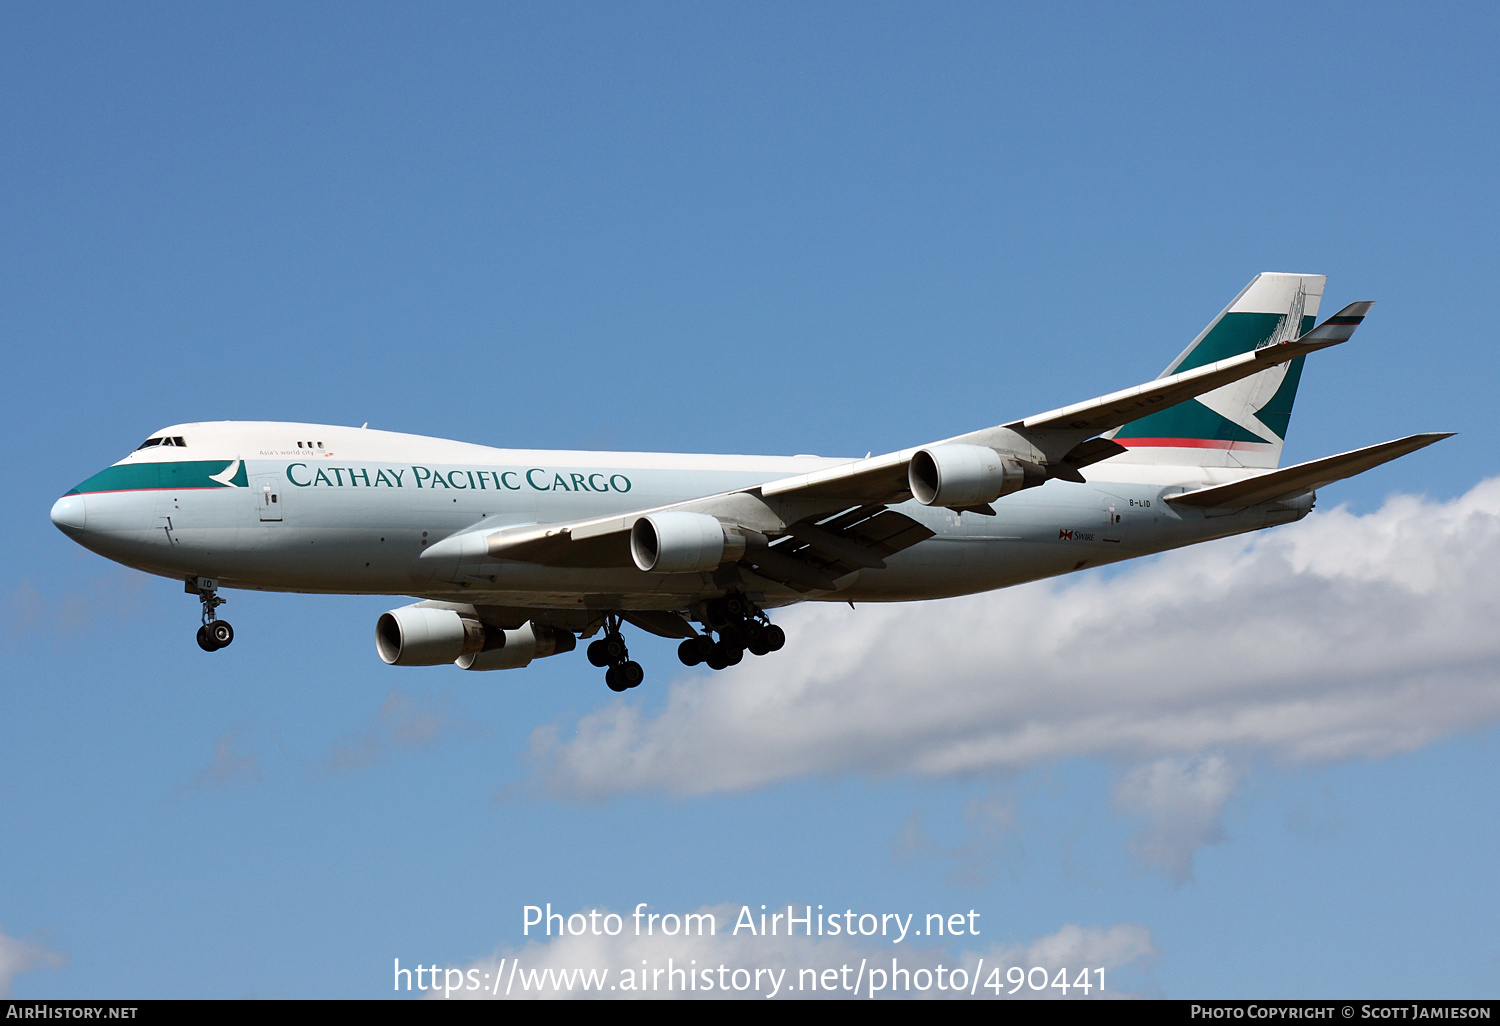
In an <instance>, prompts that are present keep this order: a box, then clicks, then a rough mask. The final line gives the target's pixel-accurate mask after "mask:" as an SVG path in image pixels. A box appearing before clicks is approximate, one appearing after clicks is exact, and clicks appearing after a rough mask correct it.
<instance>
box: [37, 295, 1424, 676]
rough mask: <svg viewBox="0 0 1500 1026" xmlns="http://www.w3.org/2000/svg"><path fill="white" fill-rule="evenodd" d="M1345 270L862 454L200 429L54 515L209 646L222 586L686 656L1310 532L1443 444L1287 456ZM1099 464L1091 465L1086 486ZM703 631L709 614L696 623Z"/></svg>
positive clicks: (379, 635) (732, 657) (480, 637)
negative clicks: (1078, 391) (1294, 461)
mask: <svg viewBox="0 0 1500 1026" xmlns="http://www.w3.org/2000/svg"><path fill="white" fill-rule="evenodd" d="M1324 281H1325V279H1324V276H1322V275H1308V274H1261V275H1257V276H1256V278H1255V279H1254V280H1253V281H1252V282H1251V283H1250V284H1249V285H1248V286H1246V287H1245V289H1244V291H1242V292H1241V293H1240V294H1239V295H1238V296H1236V297H1235V299H1234V301H1233V302H1232V303H1230V304H1229V306H1228V307H1226V308H1225V309H1224V311H1223V312H1222V313H1220V314H1219V316H1218V317H1216V318H1214V320H1213V322H1212V323H1210V324H1209V326H1208V327H1207V328H1205V329H1204V330H1203V332H1202V333H1201V334H1200V335H1199V336H1198V337H1197V338H1196V339H1194V340H1193V342H1192V344H1191V345H1189V346H1188V347H1187V349H1185V350H1184V351H1183V353H1182V355H1180V356H1179V357H1178V358H1177V359H1176V360H1174V361H1173V362H1172V364H1171V365H1170V366H1168V367H1167V369H1166V370H1165V371H1163V372H1162V374H1161V376H1160V377H1158V378H1156V379H1155V380H1154V381H1150V382H1147V383H1146V384H1144V385H1139V386H1137V387H1135V388H1129V389H1125V390H1124V391H1120V392H1115V393H1112V394H1110V395H1106V396H1102V397H1100V398H1098V399H1090V400H1088V401H1087V402H1082V403H1077V404H1076V405H1073V406H1067V407H1064V408H1062V409H1058V410H1052V411H1050V412H1047V413H1040V414H1037V415H1035V416H1031V417H1026V418H1024V419H1021V420H1014V421H1010V422H1008V423H1005V424H1002V425H999V426H996V427H990V428H984V429H982V430H979V431H974V432H970V433H969V434H965V435H959V436H957V437H955V438H948V439H945V440H943V441H940V442H933V443H930V444H928V445H923V446H918V447H915V448H911V449H902V450H901V451H899V452H892V453H887V454H885V455H882V456H874V457H870V456H867V457H865V458H864V459H825V458H820V457H816V456H710V455H679V454H663V453H630V452H568V451H552V450H518V449H497V448H491V447H489V446H483V445H472V444H469V443H466V442H455V441H447V440H444V439H437V438H425V437H422V436H419V435H406V434H396V433H393V432H387V431H371V430H367V429H365V428H347V427H334V426H329V425H309V424H283V423H262V422H233V421H226V422H220V423H202V424H180V425H177V426H174V427H169V428H165V429H163V430H162V431H160V432H158V433H157V434H154V435H152V436H151V437H150V438H148V439H146V441H145V442H143V443H142V444H141V445H140V447H139V448H137V449H136V450H135V451H134V452H132V453H131V454H130V455H129V456H127V457H125V458H124V459H123V460H121V461H120V462H118V463H116V464H115V465H114V466H112V467H109V468H108V469H106V470H104V471H102V472H100V473H98V474H95V475H94V476H93V477H90V478H89V479H88V480H86V481H84V482H83V483H82V484H80V485H79V486H78V487H77V488H74V489H73V490H72V491H70V492H68V494H66V495H65V496H63V497H62V498H61V499H59V500H58V501H57V503H56V504H55V505H54V506H53V507H52V521H53V523H55V524H56V525H57V526H58V527H59V528H61V529H62V530H63V532H64V533H66V534H67V535H68V536H69V537H70V538H73V539H74V540H75V541H77V542H78V543H80V544H81V545H84V546H86V547H88V548H90V549H92V550H93V551H95V552H97V553H99V554H100V555H103V556H106V557H108V558H110V559H113V560H116V561H117V562H120V563H123V564H125V565H126V566H130V567H134V568H136V569H139V570H144V571H146V572H147V573H153V574H159V575H161V576H164V577H172V578H176V579H179V580H183V581H185V582H186V587H187V591H188V592H189V593H192V594H196V595H197V596H198V598H199V599H200V601H201V603H202V626H201V627H200V628H199V630H198V643H199V645H200V646H202V647H203V649H205V650H206V651H214V650H215V649H219V648H223V647H224V646H226V645H228V644H229V643H230V642H231V641H232V640H233V638H234V630H233V628H232V627H231V626H230V625H229V623H228V622H226V621H224V620H221V619H219V618H218V616H217V612H216V610H217V608H218V607H219V605H220V604H222V603H223V602H224V601H225V599H224V598H223V597H221V596H220V595H219V594H218V589H219V588H220V587H226V588H251V589H257V590H262V591H295V592H320V593H339V594H392V595H410V596H415V597H419V598H420V599H421V600H422V601H419V602H417V603H415V604H413V605H408V606H402V607H401V608H399V609H393V610H391V611H390V612H387V613H385V614H383V615H382V616H381V617H380V619H379V621H378V623H377V625H376V632H375V633H376V649H377V651H378V653H379V655H380V658H381V659H383V660H384V661H385V662H387V663H391V664H395V665H398V666H430V665H440V664H445V663H457V665H458V666H460V667H462V668H464V669H469V670H497V669H505V668H510V667H520V666H525V665H527V664H528V663H530V662H531V660H532V659H536V658H540V657H543V656H550V655H555V654H558V653H562V652H567V651H571V650H572V649H573V648H574V647H575V646H576V644H577V638H578V637H579V636H582V637H585V638H588V637H593V636H594V635H596V634H599V632H600V631H601V630H602V631H603V633H602V635H600V636H599V637H598V638H597V640H595V641H593V643H592V644H590V645H589V646H588V657H589V660H590V661H591V662H592V663H594V665H596V666H600V667H608V671H607V673H606V674H605V680H606V682H607V683H608V684H609V686H610V688H612V689H613V690H615V691H623V690H625V689H626V688H630V687H634V686H636V685H637V684H639V683H640V682H641V679H642V677H643V676H644V674H643V671H642V670H641V667H640V665H639V664H638V663H636V662H635V661H634V660H632V659H630V657H629V653H628V651H627V649H626V645H625V641H624V638H623V637H622V635H621V626H622V623H629V624H632V625H634V626H636V627H638V628H640V629H642V630H645V631H648V632H651V633H653V634H658V635H662V636H664V637H669V638H681V639H682V643H681V645H680V646H679V650H678V651H679V656H680V658H681V659H682V662H684V663H685V664H687V665H689V666H693V665H697V664H698V663H700V662H701V663H707V664H708V665H709V666H710V667H712V668H714V669H722V668H724V667H726V666H731V665H733V664H735V663H737V662H739V661H740V659H741V658H742V657H743V654H744V653H745V652H746V651H749V652H751V653H753V654H755V655H764V654H766V653H767V652H771V651H775V650H777V649H779V648H781V646H782V644H783V643H784V642H785V635H784V634H783V633H782V631H781V629H780V628H779V627H777V626H775V625H773V624H772V623H771V622H770V621H769V619H768V617H767V616H766V612H765V611H766V610H768V609H773V608H776V607H780V606H785V605H790V604H791V603H794V602H802V601H821V602H830V601H836V602H851V603H852V602H858V601H863V602H899V601H909V600H914V599H929V598H939V597H945V596H951V595H963V594H969V593H973V592H980V591H988V590H991V589H994V588H1004V587H1008V586H1010V585H1013V584H1020V583H1022V582H1023V581H1033V580H1037V579H1039V578H1043V577H1052V576H1055V575H1058V574H1065V573H1069V572H1071V571H1074V570H1081V569H1083V568H1084V567H1090V566H1098V565H1100V564H1102V563H1112V562H1116V561H1118V560H1122V559H1129V558H1131V557H1133V556H1141V555H1145V554H1147V553H1152V552H1160V551H1162V550H1164V549H1170V548H1176V547H1178V546H1181V545H1189V544H1192V543H1194V542H1200V541H1206V540H1208V539H1211V538H1222V537H1225V536H1227V535H1232V534H1240V533H1243V532H1246V531H1254V530H1258V529H1260V528H1263V527H1271V526H1274V525H1276V524H1284V523H1289V522H1291V521H1295V520H1300V519H1301V518H1302V517H1304V516H1306V515H1307V513H1308V511H1309V510H1311V509H1312V507H1313V501H1314V497H1315V496H1314V490H1315V489H1317V488H1319V487H1321V486H1323V485H1325V484H1328V483H1330V482H1333V481H1338V480H1341V479H1343V478H1346V477H1351V476H1353V475H1355V474H1358V473H1361V472H1362V471H1365V470H1369V469H1370V468H1372V467H1375V466H1378V465H1380V464H1382V463H1385V462H1386V461H1388V460H1392V459H1395V458H1397V457H1398V456H1402V455H1405V454H1406V453H1409V452H1412V451H1414V450H1416V449H1420V448H1422V447H1423V446H1426V445H1430V444H1432V443H1433V442H1436V441H1438V440H1439V439H1441V438H1446V437H1448V434H1446V433H1434V434H1420V435H1411V436H1408V437H1406V438H1401V439H1397V440H1395V441H1390V442H1384V443H1381V444H1379V445H1373V446H1370V447H1368V448H1364V449H1358V450H1355V451H1353V452H1347V453H1343V454H1341V455H1338V456H1330V457H1327V458H1324V459H1320V460H1314V461H1312V462H1310V463H1302V464H1298V465H1297V466H1293V467H1287V468H1284V469H1280V470H1278V469H1276V467H1277V465H1278V463H1279V461H1280V457H1281V449H1282V441H1283V439H1284V438H1285V436H1286V431H1287V423H1288V420H1289V418H1290V416H1291V410H1292V401H1293V399H1294V398H1295V396H1296V392H1297V383H1298V380H1299V378H1300V375H1301V371H1302V363H1303V357H1304V356H1305V355H1306V354H1308V353H1310V352H1313V351H1314V350H1317V349H1323V348H1325V347H1327V346H1332V345H1337V344H1338V343H1340V342H1343V341H1345V340H1347V339H1348V338H1349V337H1350V336H1351V335H1352V334H1353V333H1354V329H1355V327H1356V326H1357V325H1358V324H1359V323H1360V321H1361V320H1362V319H1363V318H1364V316H1365V313H1366V312H1367V311H1368V310H1369V308H1370V307H1371V305H1372V304H1371V303H1367V302H1362V303H1352V304H1350V305H1349V306H1346V307H1345V308H1344V309H1342V310H1340V311H1339V312H1338V313H1337V314H1335V315H1334V316H1333V317H1330V318H1328V320H1326V321H1324V322H1323V323H1322V324H1319V325H1317V326H1316V327H1314V326H1313V325H1314V323H1315V321H1316V317H1317V310H1318V304H1319V302H1320V300H1321V299H1322V295H1323V286H1324ZM1085 471H1087V474H1085ZM695 623H696V624H700V625H701V629H700V628H698V627H695V626H694V624H695Z"/></svg>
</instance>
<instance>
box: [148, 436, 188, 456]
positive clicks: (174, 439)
mask: <svg viewBox="0 0 1500 1026" xmlns="http://www.w3.org/2000/svg"><path fill="white" fill-rule="evenodd" d="M157 445H175V446H177V447H178V448H182V447H184V446H186V445H187V443H186V442H184V441H183V440H182V436H181V435H162V436H160V437H159V438H148V439H146V440H145V441H144V442H142V443H141V444H140V445H138V446H136V447H135V448H136V451H137V452H139V451H140V450H142V449H150V448H152V447H153V446H157Z"/></svg>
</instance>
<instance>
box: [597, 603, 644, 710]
mask: <svg viewBox="0 0 1500 1026" xmlns="http://www.w3.org/2000/svg"><path fill="white" fill-rule="evenodd" d="M588 657H589V662H591V663H593V664H594V665H595V666H607V667H609V669H607V670H605V671H604V683H605V684H608V685H609V690H611V691H628V690H629V689H631V688H633V687H636V686H638V685H639V684H640V683H641V681H643V680H645V679H646V671H645V670H643V669H641V664H640V663H638V662H636V661H635V660H633V659H631V658H630V650H629V649H627V648H626V647H625V637H624V635H622V634H621V633H620V618H619V617H618V616H616V615H615V614H613V613H611V614H609V616H608V617H606V618H605V628H604V637H602V638H600V639H599V640H598V641H595V642H591V643H590V644H589V647H588Z"/></svg>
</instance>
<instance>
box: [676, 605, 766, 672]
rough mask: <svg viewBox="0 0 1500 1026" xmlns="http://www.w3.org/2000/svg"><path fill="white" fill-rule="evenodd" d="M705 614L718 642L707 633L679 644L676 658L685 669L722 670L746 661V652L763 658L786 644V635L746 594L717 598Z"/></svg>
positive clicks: (706, 620)
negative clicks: (706, 667) (702, 667)
mask: <svg viewBox="0 0 1500 1026" xmlns="http://www.w3.org/2000/svg"><path fill="white" fill-rule="evenodd" d="M705 613H706V616H705V622H706V624H707V626H708V627H709V628H710V629H711V630H714V631H717V632H718V635H719V639H718V640H717V641H715V640H714V639H713V637H712V636H711V635H710V634H708V633H707V632H705V633H703V634H700V635H698V636H697V637H693V638H688V639H687V640H686V641H684V642H683V643H682V644H681V645H678V646H677V658H678V659H680V660H682V664H683V665H684V666H697V665H698V664H699V663H707V664H708V668H709V669H710V670H722V669H725V668H726V667H730V666H733V665H735V664H736V663H738V662H739V661H740V660H741V659H743V658H745V653H746V652H749V653H750V654H751V655H757V656H762V655H766V654H767V653H768V652H777V651H780V650H781V647H782V646H783V645H785V644H786V632H785V631H783V630H782V629H781V628H780V627H778V626H776V625H775V624H774V623H772V622H771V621H770V620H769V619H768V618H767V617H766V614H765V613H763V612H762V611H761V610H759V609H756V608H755V606H754V605H753V604H751V602H750V601H749V600H748V599H746V598H745V597H744V596H743V595H736V594H732V593H731V594H729V595H725V596H723V597H721V598H716V599H714V600H713V601H712V602H710V603H709V604H708V607H707V609H706V610H705Z"/></svg>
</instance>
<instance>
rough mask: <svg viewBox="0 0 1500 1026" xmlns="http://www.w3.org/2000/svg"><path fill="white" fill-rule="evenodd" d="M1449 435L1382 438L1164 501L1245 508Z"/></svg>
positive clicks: (1377, 463) (1349, 473)
mask: <svg viewBox="0 0 1500 1026" xmlns="http://www.w3.org/2000/svg"><path fill="white" fill-rule="evenodd" d="M1452 435H1453V432H1451V431H1436V432H1430V433H1428V434H1421V435H1407V436H1406V437H1405V438H1397V439H1395V440H1394V441H1390V442H1381V443H1380V444H1379V445H1370V446H1366V447H1365V448H1363V449H1355V450H1354V451H1352V452H1345V453H1340V454H1339V455H1337V456H1325V457H1324V458H1323V459H1320V460H1313V461H1311V462H1309V463H1299V464H1297V465H1296V466H1294V467H1284V468H1282V469H1281V470H1272V471H1269V472H1267V473H1264V474H1257V475H1256V476H1254V477H1248V478H1245V479H1244V480H1243V481H1232V482H1230V483H1229V484H1222V485H1214V486H1213V487H1210V488H1199V489H1198V490H1197V491H1193V492H1183V493H1182V494H1181V495H1169V496H1167V501H1168V502H1170V503H1171V504H1172V505H1174V506H1180V507H1190V508H1194V509H1246V508H1248V507H1250V506H1257V505H1259V504H1260V503H1262V502H1274V501H1275V500H1277V499H1281V498H1286V497H1289V496H1292V495H1299V494H1301V493H1302V492H1306V491H1310V490H1312V489H1314V488H1321V487H1322V486H1323V485H1326V484H1332V483H1333V482H1334V481H1342V480H1343V479H1344V478H1346V477H1353V476H1354V475H1355V474H1363V473H1364V472H1365V471H1367V470H1370V469H1371V468H1373V467H1378V466H1380V465H1381V464H1382V463H1388V462H1390V461H1391V460H1393V459H1396V458H1397V457H1400V456H1405V455H1406V454H1407V453H1409V452H1416V451H1417V450H1418V449H1421V448H1424V447H1426V446H1429V445H1431V444H1432V443H1433V442H1440V441H1442V440H1443V439H1444V438H1449V437H1451V436H1452Z"/></svg>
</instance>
